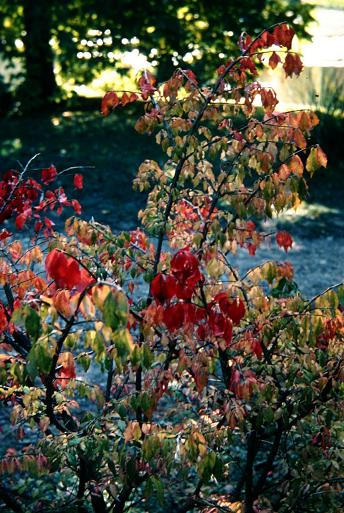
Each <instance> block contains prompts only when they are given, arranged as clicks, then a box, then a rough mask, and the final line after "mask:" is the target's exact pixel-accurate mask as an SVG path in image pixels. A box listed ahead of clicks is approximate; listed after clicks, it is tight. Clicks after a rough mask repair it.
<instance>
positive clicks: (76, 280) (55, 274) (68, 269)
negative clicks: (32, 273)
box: [45, 249, 93, 290]
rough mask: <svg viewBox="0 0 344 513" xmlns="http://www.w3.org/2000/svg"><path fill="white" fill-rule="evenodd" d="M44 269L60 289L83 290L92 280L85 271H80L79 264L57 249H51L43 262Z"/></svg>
mask: <svg viewBox="0 0 344 513" xmlns="http://www.w3.org/2000/svg"><path fill="white" fill-rule="evenodd" d="M45 268H46V270H47V273H48V274H49V276H50V277H51V278H52V279H53V280H54V281H55V283H56V286H57V287H58V288H61V289H69V290H71V289H73V288H76V289H77V290H84V289H85V288H86V287H87V286H88V285H89V284H90V283H92V282H93V278H92V277H91V275H90V274H89V273H88V272H87V270H86V269H84V268H82V269H81V270H80V267H79V264H78V262H77V261H76V260H74V258H72V257H68V256H66V255H65V254H64V253H62V252H61V251H59V250H57V249H53V250H52V251H51V252H50V253H49V254H48V256H47V258H46V260H45Z"/></svg>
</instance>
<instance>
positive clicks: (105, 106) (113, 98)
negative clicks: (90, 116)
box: [100, 91, 119, 116]
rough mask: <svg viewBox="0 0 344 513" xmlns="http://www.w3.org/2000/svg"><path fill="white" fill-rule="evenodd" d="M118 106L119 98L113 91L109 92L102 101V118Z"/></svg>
mask: <svg viewBox="0 0 344 513" xmlns="http://www.w3.org/2000/svg"><path fill="white" fill-rule="evenodd" d="M117 105H119V98H118V96H117V94H116V93H115V92H114V91H109V92H108V93H106V94H105V96H104V97H103V99H102V104H101V108H100V110H101V113H102V114H103V116H108V115H109V114H110V112H111V111H112V110H113V109H115V108H116V107H117Z"/></svg>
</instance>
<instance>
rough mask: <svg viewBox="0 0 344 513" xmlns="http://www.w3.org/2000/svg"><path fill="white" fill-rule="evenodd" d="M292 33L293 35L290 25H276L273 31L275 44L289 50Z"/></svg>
mask: <svg viewBox="0 0 344 513" xmlns="http://www.w3.org/2000/svg"><path fill="white" fill-rule="evenodd" d="M294 35H295V31H294V30H293V29H292V28H291V27H289V26H288V25H287V24H286V23H282V24H281V25H277V26H276V27H275V28H274V31H273V36H274V39H275V44H278V45H280V46H284V47H285V48H287V49H288V50H290V48H291V44H292V40H293V37H294Z"/></svg>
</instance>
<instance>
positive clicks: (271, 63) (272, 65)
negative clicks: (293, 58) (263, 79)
mask: <svg viewBox="0 0 344 513" xmlns="http://www.w3.org/2000/svg"><path fill="white" fill-rule="evenodd" d="M280 62H281V58H280V56H279V55H278V54H277V53H276V52H272V54H271V56H270V59H269V66H270V68H271V69H275V68H276V66H277V64H279V63H280Z"/></svg>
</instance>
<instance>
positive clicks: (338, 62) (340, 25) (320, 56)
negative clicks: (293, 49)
mask: <svg viewBox="0 0 344 513" xmlns="http://www.w3.org/2000/svg"><path fill="white" fill-rule="evenodd" d="M315 17H316V20H317V21H316V23H313V25H312V26H311V27H310V32H311V33H312V35H313V40H312V41H309V42H306V43H303V44H302V46H301V48H300V50H301V52H302V54H303V62H304V64H305V66H307V67H321V68H328V67H332V68H343V67H344V9H343V10H339V9H324V8H321V7H318V8H317V9H316V10H315Z"/></svg>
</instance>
